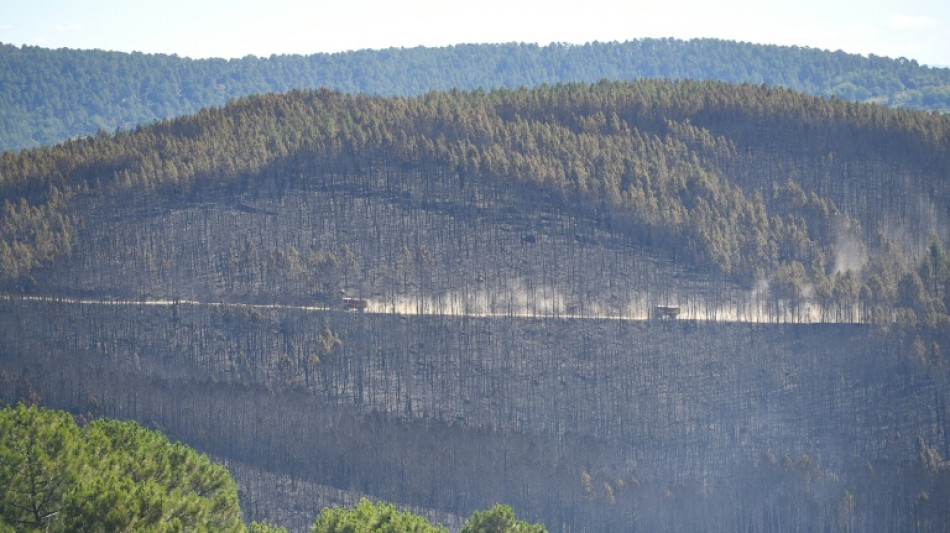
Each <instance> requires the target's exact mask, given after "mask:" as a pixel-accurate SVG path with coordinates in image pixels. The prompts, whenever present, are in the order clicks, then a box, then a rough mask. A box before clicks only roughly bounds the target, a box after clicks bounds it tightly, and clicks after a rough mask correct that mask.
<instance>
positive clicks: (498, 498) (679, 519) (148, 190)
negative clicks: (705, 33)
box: [0, 80, 950, 532]
mask: <svg viewBox="0 0 950 533" xmlns="http://www.w3.org/2000/svg"><path fill="white" fill-rule="evenodd" d="M948 171H950V118H948V117H947V116H946V115H940V114H936V113H926V112H919V111H909V110H899V109H889V108H885V107H881V106H877V105H867V104H854V103H848V102H844V101H841V100H837V99H822V98H816V97H811V96H806V95H803V94H801V93H798V92H795V91H791V90H785V89H776V88H769V87H766V86H758V85H737V84H728V83H716V82H692V81H677V82H669V81H657V80H642V81H635V82H622V83H621V82H616V83H614V82H601V83H595V84H566V85H555V86H541V87H538V88H532V89H518V90H508V89H505V90H493V91H482V90H475V91H467V92H466V91H449V92H430V93H427V94H424V95H421V96H418V97H412V98H404V97H373V96H365V95H347V94H343V93H339V92H334V91H328V90H320V91H293V92H289V93H286V94H279V95H278V94H271V95H265V96H255V97H248V98H244V99H241V100H237V101H232V102H231V103H229V104H227V105H226V106H223V107H220V108H215V107H213V108H208V109H205V110H202V111H200V112H198V113H196V114H194V115H191V116H187V117H181V118H177V119H173V120H166V121H162V122H158V123H156V124H154V125H150V126H141V127H138V128H137V129H135V130H134V131H125V132H117V133H115V134H112V135H110V134H104V133H100V134H99V135H97V136H93V137H88V138H81V139H76V140H72V141H68V142H65V143H62V144H59V145H57V146H53V147H47V148H37V149H32V150H25V151H23V152H20V153H12V152H5V153H3V154H2V155H0V195H2V198H3V204H2V213H0V216H2V219H0V289H2V291H0V400H3V401H5V402H8V403H15V402H17V401H30V402H33V403H39V404H41V405H44V406H48V407H52V408H56V409H63V410H67V411H70V412H72V413H75V414H77V415H82V416H85V417H90V418H98V417H109V418H118V419H132V420H136V421H137V422H139V423H140V424H142V425H144V426H146V427H150V428H155V429H159V430H161V431H162V432H164V433H165V434H167V435H169V436H170V437H171V438H173V439H176V440H180V441H181V442H183V443H186V444H188V445H190V446H193V447H194V448H196V449H197V450H198V451H200V452H203V453H207V454H209V455H210V456H211V457H212V458H214V459H215V460H216V461H220V462H222V463H224V464H225V465H226V466H229V468H231V469H232V472H233V475H234V477H235V480H236V481H237V484H238V491H239V496H240V499H241V508H242V509H243V512H244V513H245V515H246V516H245V519H246V520H248V521H249V520H267V521H268V522H271V523H274V524H279V525H283V526H285V527H288V528H289V529H290V530H291V531H305V530H307V528H308V527H309V526H310V525H311V524H312V523H313V520H314V518H315V517H316V516H317V515H318V514H319V512H320V509H322V508H323V507H326V506H332V505H350V506H352V505H354V504H355V503H356V501H357V500H358V499H359V498H360V497H363V496H366V497H369V498H372V499H375V500H381V501H387V502H392V503H394V504H396V505H398V506H400V507H401V508H406V509H412V510H414V511H416V512H420V513H421V514H424V515H426V516H428V517H430V519H432V520H433V521H435V522H439V523H442V524H445V525H446V526H448V527H449V528H450V529H458V527H459V526H460V524H461V523H462V521H463V520H464V517H467V516H469V515H471V514H472V513H473V512H474V511H476V510H479V509H484V508H486V507H488V506H490V505H492V504H494V503H498V502H503V503H505V504H508V505H510V506H511V507H512V508H513V509H514V510H515V511H516V512H517V514H518V516H521V517H524V518H526V519H528V520H530V521H532V522H536V523H543V524H544V525H545V527H546V528H547V529H548V530H549V531H552V532H554V531H565V532H569V531H631V530H633V531H687V530H688V531H738V530H754V531H790V530H823V531H864V530H869V529H884V530H902V529H906V526H907V524H911V523H913V524H916V528H917V530H920V531H943V530H945V529H946V527H947V524H948V523H950V506H948V503H947V502H948V501H950V500H948V498H950V459H946V458H950V425H948V422H947V417H948V415H950V398H948V391H950V386H948V385H950V383H948V378H950V375H948V364H947V359H948V354H950V351H948V350H950V336H948V332H950V315H948V307H950V259H948V256H947V254H946V252H945V251H944V249H945V245H946V243H947V242H948V239H950V233H948V229H947V228H948V222H950V220H948V219H950V182H948V181H947V179H946V176H947V175H948V174H947V173H948Z"/></svg>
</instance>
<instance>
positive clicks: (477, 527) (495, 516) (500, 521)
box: [460, 504, 547, 533]
mask: <svg viewBox="0 0 950 533" xmlns="http://www.w3.org/2000/svg"><path fill="white" fill-rule="evenodd" d="M546 532H547V530H546V529H545V528H544V526H542V525H540V524H531V523H529V522H526V521H524V520H518V519H517V518H516V517H515V512H514V511H513V510H512V509H511V507H509V506H507V505H501V504H497V505H495V506H494V507H492V508H491V509H487V510H485V511H476V512H475V513H473V514H472V516H471V517H470V518H469V519H468V520H467V521H466V522H465V525H463V526H462V529H461V530H460V533H546Z"/></svg>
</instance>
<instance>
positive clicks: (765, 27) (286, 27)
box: [0, 0, 950, 67]
mask: <svg viewBox="0 0 950 533" xmlns="http://www.w3.org/2000/svg"><path fill="white" fill-rule="evenodd" d="M646 37H674V38H678V39H691V38H700V37H711V38H717V39H728V40H735V41H745V42H750V43H759V44H779V45H797V46H807V47H811V48H819V49H824V50H843V51H845V52H849V53H857V54H862V55H868V54H874V55H878V56H887V57H893V58H897V57H906V58H908V59H915V60H917V61H918V62H919V63H921V64H926V65H930V66H947V67H950V1H947V0H865V1H860V2H859V1H854V0H798V1H794V2H793V1H791V0H782V1H775V0H719V1H711V0H659V1H651V2H645V1H641V0H632V1H621V0H572V1H568V0H468V1H465V2H459V1H455V0H311V1H306V0H266V1H250V0H230V1H225V0H206V1H205V0H162V1H154V0H0V42H2V43H5V44H13V45H17V46H19V45H23V44H28V45H36V46H42V47H45V48H75V49H100V50H114V51H121V52H132V51H138V52H145V53H163V54H177V55H179V56H183V57H192V58H206V57H222V58H232V57H244V56H247V55H255V56H260V57H267V56H270V55H272V54H313V53H318V52H342V51H349V50H360V49H382V48H390V47H414V46H447V45H452V44H462V43H509V42H522V43H538V44H541V45H546V44H549V43H552V42H558V43H574V44H583V43H586V42H592V41H600V42H610V41H621V42H622V41H629V40H633V39H640V38H646Z"/></svg>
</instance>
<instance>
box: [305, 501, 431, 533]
mask: <svg viewBox="0 0 950 533" xmlns="http://www.w3.org/2000/svg"><path fill="white" fill-rule="evenodd" d="M310 531H311V533H436V532H445V531H447V530H446V529H445V528H444V527H442V526H433V525H432V524H431V523H429V521H428V520H426V519H425V518H423V517H421V516H418V515H415V514H412V513H410V512H408V511H397V510H396V508H395V507H394V506H393V505H392V504H385V503H373V502H371V501H369V500H367V499H366V498H363V499H361V500H360V502H359V503H358V504H357V505H356V507H354V508H352V509H346V508H343V507H327V508H324V509H323V511H322V512H321V513H320V516H318V517H317V520H316V521H315V522H314V524H313V527H311V528H310Z"/></svg>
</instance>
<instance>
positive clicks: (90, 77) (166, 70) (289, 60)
mask: <svg viewBox="0 0 950 533" xmlns="http://www.w3.org/2000/svg"><path fill="white" fill-rule="evenodd" d="M638 78H667V79H685V78H692V79H711V80H719V81H729V82H736V83H742V82H748V83H752V84H762V83H765V84H768V85H771V86H776V87H788V88H791V89H795V90H799V91H804V92H807V93H810V94H814V95H819V96H826V97H830V96H837V97H839V98H843V99H845V100H852V101H861V102H877V103H881V104H886V105H891V106H906V107H910V108H917V109H942V110H947V109H950V69H945V68H944V69H933V68H928V67H926V66H921V65H918V64H917V63H916V62H915V61H913V60H908V59H906V58H897V59H890V58H884V57H877V56H871V57H862V56H859V55H853V54H845V53H843V52H840V51H838V52H830V51H823V50H817V49H811V48H799V47H777V46H764V45H754V44H750V43H736V42H730V41H721V40H714V39H696V40H690V41H680V40H675V39H640V40H634V41H628V42H623V43H616V42H614V43H590V44H586V45H583V46H571V45H562V44H552V45H549V46H544V47H539V46H536V45H526V44H513V43H512V44H482V45H459V46H453V47H445V48H412V49H388V50H377V51H370V50H364V51H357V52H346V53H339V54H315V55H311V56H271V57H269V58H256V57H246V58H243V59H233V60H228V61H226V60H222V59H207V60H192V59H188V58H180V57H177V56H167V55H145V54H140V53H133V54H124V53H115V52H104V51H99V50H69V49H60V50H48V49H43V48H38V47H26V46H24V47H15V46H11V45H0V103H2V105H0V150H19V149H21V148H24V147H33V146H38V145H48V144H54V143H57V142H60V141H62V140H65V139H67V138H73V137H76V136H80V135H90V134H93V133H95V132H96V131H97V130H98V129H104V130H106V131H110V132H111V131H113V130H115V129H116V128H123V129H132V128H134V127H135V126H136V125H138V124H147V123H151V122H153V121H155V120H161V119H164V118H172V117H175V116H178V115H183V114H190V113H194V112H197V111H198V110H199V109H201V108H204V107H209V106H212V105H218V106H220V105H223V104H224V103H226V102H227V101H228V100H230V99H232V98H238V97H242V96H247V95H250V94H258V93H269V92H285V91H288V90H291V89H307V88H313V89H317V88H321V87H326V88H331V89H336V90H340V91H345V92H352V93H357V92H362V93H366V94H376V95H403V96H410V95H418V94H423V93H425V92H427V91H430V90H449V89H453V88H457V89H475V88H478V87H482V88H485V89H489V88H503V87H508V88H517V87H521V86H528V87H531V86H537V85H541V84H549V85H553V84H556V83H568V82H596V81H599V80H601V79H611V80H634V79H638Z"/></svg>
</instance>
